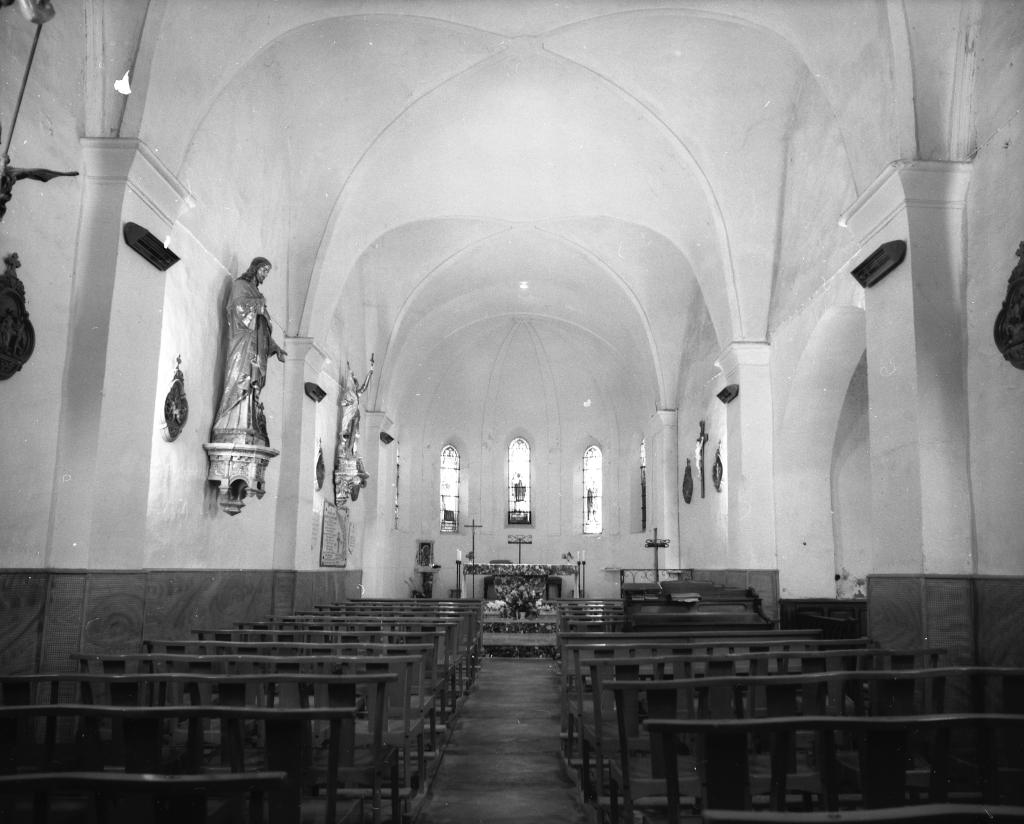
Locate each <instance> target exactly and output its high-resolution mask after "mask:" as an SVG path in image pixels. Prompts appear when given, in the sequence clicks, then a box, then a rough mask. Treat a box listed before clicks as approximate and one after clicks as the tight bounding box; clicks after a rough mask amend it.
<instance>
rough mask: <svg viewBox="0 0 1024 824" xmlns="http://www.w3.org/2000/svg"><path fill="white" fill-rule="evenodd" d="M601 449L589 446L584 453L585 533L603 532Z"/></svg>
mask: <svg viewBox="0 0 1024 824" xmlns="http://www.w3.org/2000/svg"><path fill="white" fill-rule="evenodd" d="M601 480H602V478H601V450H600V448H599V447H597V446H589V447H587V451H586V452H584V453H583V533H584V534H585V535H596V534H598V533H600V532H601Z"/></svg>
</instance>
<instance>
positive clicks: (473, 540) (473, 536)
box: [459, 518, 483, 598]
mask: <svg viewBox="0 0 1024 824" xmlns="http://www.w3.org/2000/svg"><path fill="white" fill-rule="evenodd" d="M465 526H466V529H468V530H470V532H469V544H470V549H469V562H470V563H471V564H475V563H476V531H477V530H478V529H481V528H482V527H483V524H478V523H477V522H476V518H474V519H473V523H471V524H466V525H465ZM472 584H473V597H474V598H476V573H475V572H474V573H473V581H472ZM459 589H462V583H461V582H460V583H459Z"/></svg>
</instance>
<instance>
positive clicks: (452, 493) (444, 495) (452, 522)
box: [441, 444, 459, 532]
mask: <svg viewBox="0 0 1024 824" xmlns="http://www.w3.org/2000/svg"><path fill="white" fill-rule="evenodd" d="M441 531H442V532H458V531H459V450H457V449H456V448H455V447H454V446H452V445H451V444H447V445H446V446H445V447H444V448H443V449H442V450H441Z"/></svg>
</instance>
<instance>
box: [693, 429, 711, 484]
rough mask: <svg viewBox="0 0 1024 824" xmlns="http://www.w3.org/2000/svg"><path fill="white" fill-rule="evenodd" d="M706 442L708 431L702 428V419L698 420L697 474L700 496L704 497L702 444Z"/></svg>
mask: <svg viewBox="0 0 1024 824" xmlns="http://www.w3.org/2000/svg"><path fill="white" fill-rule="evenodd" d="M707 442H708V433H707V432H706V431H705V429H704V421H701V422H700V434H699V435H698V436H697V449H696V450H695V452H696V456H695V457H696V458H697V474H698V475H699V476H700V496H701V497H702V498H703V497H704V444H706V443H707Z"/></svg>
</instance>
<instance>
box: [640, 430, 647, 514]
mask: <svg viewBox="0 0 1024 824" xmlns="http://www.w3.org/2000/svg"><path fill="white" fill-rule="evenodd" d="M640 531H641V532H646V531H647V441H646V439H645V440H641V441H640Z"/></svg>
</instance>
